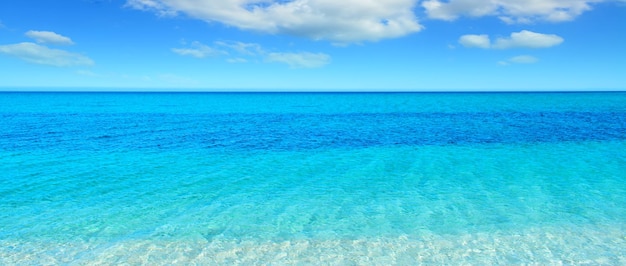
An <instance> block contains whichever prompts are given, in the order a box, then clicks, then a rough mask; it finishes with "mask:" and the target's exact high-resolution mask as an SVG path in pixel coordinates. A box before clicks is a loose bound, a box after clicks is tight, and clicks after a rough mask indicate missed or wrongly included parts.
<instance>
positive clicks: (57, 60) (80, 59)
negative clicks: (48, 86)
mask: <svg viewBox="0 0 626 266" xmlns="http://www.w3.org/2000/svg"><path fill="white" fill-rule="evenodd" d="M0 53H2V54H6V55H11V56H15V57H17V58H20V59H22V60H24V61H27V62H30V63H35V64H41V65H50V66H59V67H67V66H90V65H93V64H94V62H93V60H91V59H90V58H89V57H86V56H84V55H81V54H76V53H71V52H68V51H64V50H59V49H50V48H48V47H46V46H42V45H39V44H36V43H30V42H23V43H18V44H9V45H0Z"/></svg>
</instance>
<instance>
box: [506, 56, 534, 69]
mask: <svg viewBox="0 0 626 266" xmlns="http://www.w3.org/2000/svg"><path fill="white" fill-rule="evenodd" d="M538 61H539V59H538V58H536V57H534V56H530V55H518V56H514V57H511V58H509V59H507V60H505V61H500V62H498V64H499V65H501V66H508V65H510V64H534V63H537V62H538Z"/></svg>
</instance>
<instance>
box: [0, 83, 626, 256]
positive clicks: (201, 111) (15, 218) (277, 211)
mask: <svg viewBox="0 0 626 266" xmlns="http://www.w3.org/2000/svg"><path fill="white" fill-rule="evenodd" d="M0 119H1V120H0V121H1V122H0V264H2V265H15V264H17V265H39V264H44V265H45V264H78V265H84V264H119V263H128V264H150V265H154V264H161V265H163V264H166V265H172V264H179V265H189V264H194V263H196V264H218V265H219V264H223V265H231V264H244V265H250V264H299V265H302V264H304V265H306V264H331V265H346V264H347V265H364V264H365V265H371V264H374V265H389V264H400V265H413V264H419V263H424V264H479V265H480V264H592V265H599V264H603V265H625V264H626V93H286V94H285V93H283V94H281V93H249V94H229V93H0Z"/></svg>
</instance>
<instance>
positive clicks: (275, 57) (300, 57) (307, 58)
mask: <svg viewBox="0 0 626 266" xmlns="http://www.w3.org/2000/svg"><path fill="white" fill-rule="evenodd" d="M265 59H266V60H267V61H268V62H280V63H285V64H288V65H289V66H291V67H293V68H317V67H322V66H324V65H327V64H328V63H330V56H329V55H327V54H324V53H308V52H303V53H270V54H268V55H267V57H266V58H265Z"/></svg>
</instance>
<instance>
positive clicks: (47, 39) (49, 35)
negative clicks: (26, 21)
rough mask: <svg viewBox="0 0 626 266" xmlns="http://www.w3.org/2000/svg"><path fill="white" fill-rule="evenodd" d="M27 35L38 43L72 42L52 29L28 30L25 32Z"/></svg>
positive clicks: (70, 43) (69, 43)
mask: <svg viewBox="0 0 626 266" xmlns="http://www.w3.org/2000/svg"><path fill="white" fill-rule="evenodd" d="M25 35H26V36H27V37H29V38H31V39H34V40H35V41H37V42H38V43H47V44H61V45H72V44H74V42H73V41H72V40H71V39H70V38H68V37H65V36H63V35H60V34H57V33H55V32H52V31H36V30H30V31H28V32H26V34H25Z"/></svg>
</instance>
